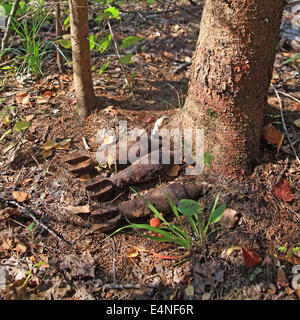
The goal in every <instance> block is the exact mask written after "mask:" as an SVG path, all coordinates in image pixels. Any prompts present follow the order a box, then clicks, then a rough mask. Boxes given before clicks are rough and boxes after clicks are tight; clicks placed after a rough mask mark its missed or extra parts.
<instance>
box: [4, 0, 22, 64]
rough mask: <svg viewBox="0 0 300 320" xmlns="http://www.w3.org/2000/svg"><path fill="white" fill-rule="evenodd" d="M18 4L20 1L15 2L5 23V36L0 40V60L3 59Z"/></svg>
mask: <svg viewBox="0 0 300 320" xmlns="http://www.w3.org/2000/svg"><path fill="white" fill-rule="evenodd" d="M19 3H20V0H15V1H14V4H13V6H12V8H11V11H10V14H9V18H8V21H7V26H6V31H5V34H4V36H3V38H2V41H1V55H0V60H1V58H2V57H3V52H4V50H5V49H6V45H7V41H8V39H9V35H10V30H11V28H10V27H11V24H12V19H13V18H14V17H15V14H16V12H17V10H18V7H19Z"/></svg>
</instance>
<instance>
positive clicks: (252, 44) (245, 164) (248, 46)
mask: <svg viewBox="0 0 300 320" xmlns="http://www.w3.org/2000/svg"><path fill="white" fill-rule="evenodd" d="M283 7H284V0H272V1H270V0H206V1H205V3H204V10H203V15H202V20H201V25H200V33H199V38H198V42H197V46H196V52H195V55H194V60H193V65H192V67H191V77H190V84H189V91H188V96H187V99H186V102H185V105H184V108H183V109H182V111H181V112H180V113H179V114H177V115H175V118H174V119H173V121H172V126H175V127H181V128H203V129H204V135H205V136H204V146H205V152H206V153H207V154H210V155H212V162H211V168H212V170H214V171H215V172H219V173H221V174H223V175H234V176H237V175H241V174H247V173H249V172H250V170H251V167H252V165H253V162H254V160H255V159H256V158H257V157H258V155H259V147H260V135H261V127H262V122H263V114H264V104H265V102H266V98H267V94H268V88H269V85H270V80H271V77H272V71H273V63H274V57H275V51H276V46H277V42H278V34H279V28H280V22H281V16H282V12H283Z"/></svg>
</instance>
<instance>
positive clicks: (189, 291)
mask: <svg viewBox="0 0 300 320" xmlns="http://www.w3.org/2000/svg"><path fill="white" fill-rule="evenodd" d="M184 292H185V295H186V296H187V297H188V296H193V295H194V294H195V288H194V287H193V286H192V285H191V284H189V285H188V286H187V287H186V288H185V290H184Z"/></svg>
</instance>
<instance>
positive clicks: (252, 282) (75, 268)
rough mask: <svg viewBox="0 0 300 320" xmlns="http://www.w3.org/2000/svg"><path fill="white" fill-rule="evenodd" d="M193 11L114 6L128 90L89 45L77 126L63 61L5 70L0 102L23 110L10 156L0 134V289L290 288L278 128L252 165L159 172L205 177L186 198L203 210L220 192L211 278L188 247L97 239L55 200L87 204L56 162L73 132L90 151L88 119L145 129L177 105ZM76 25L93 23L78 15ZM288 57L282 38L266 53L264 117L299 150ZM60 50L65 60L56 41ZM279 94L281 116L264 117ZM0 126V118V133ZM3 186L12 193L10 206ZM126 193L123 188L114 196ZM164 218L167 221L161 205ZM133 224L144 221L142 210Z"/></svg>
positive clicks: (287, 174)
mask: <svg viewBox="0 0 300 320" xmlns="http://www.w3.org/2000/svg"><path fill="white" fill-rule="evenodd" d="M167 4H169V6H168V5H167ZM201 8H202V7H201V5H199V6H198V5H197V6H193V5H192V4H191V3H190V2H189V1H170V2H166V3H165V4H164V5H153V6H151V7H150V6H146V5H139V6H138V9H139V10H136V9H137V5H136V4H133V3H129V4H126V5H123V6H122V7H121V13H122V21H123V23H122V32H123V33H124V34H125V35H132V34H134V35H139V36H142V37H144V40H143V42H142V46H141V47H139V48H137V50H136V51H135V54H134V55H133V63H132V65H130V66H128V67H126V68H127V69H126V70H127V72H129V73H131V74H133V73H134V74H135V77H134V78H133V80H132V82H131V84H132V88H133V92H132V90H129V89H128V88H127V87H126V83H125V79H124V75H123V73H122V70H121V68H120V66H119V65H118V63H117V61H116V60H114V59H112V62H111V64H110V66H109V67H108V69H107V70H106V71H105V72H104V73H103V74H102V75H101V76H99V74H98V70H99V68H100V67H101V66H102V65H103V63H104V62H105V61H107V58H108V55H111V56H112V57H114V56H113V54H114V50H113V46H111V49H110V50H109V52H105V54H102V55H99V53H98V52H96V51H92V53H91V56H92V64H93V70H94V71H93V80H94V88H95V93H96V95H97V96H98V97H99V99H100V102H101V107H102V108H99V109H97V110H94V111H93V113H92V114H91V115H90V116H89V117H88V118H87V120H86V122H85V123H84V124H81V123H79V121H78V120H77V118H76V103H75V102H74V101H75V100H74V98H75V93H74V89H73V82H72V69H71V67H67V69H66V72H65V74H63V75H59V74H58V69H57V65H56V59H55V57H53V56H49V57H48V60H46V61H45V62H44V68H43V71H44V73H45V78H41V79H38V80H35V79H34V80H27V81H21V79H20V77H19V78H17V79H16V78H11V79H9V81H7V82H6V86H5V88H4V89H3V90H2V92H1V96H2V97H5V100H4V102H3V106H11V105H14V106H15V109H14V110H15V113H16V114H17V115H18V117H19V118H22V119H30V121H31V127H30V129H29V130H28V132H27V133H26V135H25V136H23V137H22V139H23V142H24V143H23V144H22V147H21V148H19V150H17V154H16V153H15V154H14V157H13V158H12V153H10V152H7V153H5V154H3V150H4V148H6V147H7V146H8V145H9V144H10V143H11V142H12V139H14V138H15V136H13V135H8V136H6V137H5V139H3V140H2V141H0V144H1V149H2V154H1V159H0V160H1V162H0V168H1V174H0V185H1V191H0V206H1V207H0V209H2V210H1V211H0V267H1V268H2V270H3V268H5V274H6V282H5V285H4V286H2V289H3V290H0V299H7V300H9V299H45V300H51V299H57V300H61V299H71V300H81V299H82V300H86V299H89V300H90V299H96V300H99V299H101V300H139V299H145V300H157V299H166V300H217V299H220V300H235V299H238V300H245V299H250V300H282V299H283V300H297V299H299V298H300V292H299V289H298V291H297V290H295V289H293V287H292V281H293V278H294V277H295V274H293V273H292V268H293V267H294V266H295V265H299V264H300V253H299V252H300V250H298V251H297V250H293V252H292V253H291V250H292V249H293V248H297V246H298V247H299V246H300V232H299V231H300V228H299V219H300V211H299V200H300V166H299V163H298V162H297V160H296V158H295V155H294V153H293V151H291V148H290V144H289V142H288V140H287V138H286V137H285V138H284V140H283V143H282V147H281V149H280V150H279V152H277V150H276V146H274V145H272V144H270V143H268V142H267V141H266V139H264V138H262V143H261V157H260V159H257V164H256V166H255V168H254V170H253V174H252V175H251V176H250V177H247V178H246V179H244V180H241V181H237V180H233V179H229V178H228V179H225V178H222V177H219V176H214V175H213V174H210V173H209V172H208V171H205V172H204V173H203V174H201V175H199V176H197V177H190V178H187V177H186V176H184V175H183V174H182V172H183V170H181V171H180V172H179V175H178V176H175V177H168V178H167V180H168V181H170V180H173V181H187V180H189V181H196V182H199V183H203V182H205V183H206V184H207V185H208V184H209V186H210V187H207V189H206V192H205V194H204V195H203V196H202V197H201V198H199V199H198V200H199V202H200V204H201V205H202V206H204V207H205V214H206V215H207V213H208V209H209V208H211V207H212V205H213V203H214V200H215V198H216V195H217V194H218V192H220V191H221V196H220V199H219V204H221V203H225V204H226V206H227V208H231V209H233V210H235V211H236V213H237V217H238V220H237V222H236V223H235V224H234V225H233V226H231V227H228V228H221V229H219V230H217V231H216V232H215V233H213V234H212V235H211V236H210V237H209V238H208V242H207V252H206V258H207V265H208V268H209V270H210V273H211V275H212V279H213V285H214V287H213V288H212V287H211V282H210V281H209V277H208V272H207V268H206V264H205V259H204V256H203V254H202V252H201V250H199V251H196V252H187V251H186V250H184V249H182V248H180V247H178V246H175V245H170V244H166V243H159V242H155V241H152V240H149V239H146V238H144V237H141V236H139V235H138V234H137V233H136V232H135V231H134V230H132V229H125V230H124V231H122V232H120V233H117V234H116V235H114V236H113V237H111V238H108V239H105V238H106V237H107V235H109V232H108V233H101V232H95V231H93V230H92V229H91V225H90V223H89V219H88V217H87V216H88V214H75V213H74V212H70V211H68V210H67V209H66V208H67V207H68V206H75V207H76V206H85V205H87V204H90V202H91V200H90V199H89V196H88V194H87V192H86V190H85V188H84V180H85V177H78V176H75V175H73V174H71V173H70V172H69V171H68V168H67V166H66V164H65V163H64V159H65V157H66V156H67V155H68V154H70V153H71V151H73V150H85V145H84V143H83V138H84V139H85V141H86V143H87V144H88V146H89V147H90V148H91V150H93V151H96V150H97V147H98V145H97V139H96V135H97V133H98V131H99V130H100V129H103V128H116V126H117V125H118V122H119V121H120V120H125V121H127V122H128V129H129V130H130V129H131V128H136V127H137V128H144V129H146V130H148V131H149V130H151V128H153V125H154V123H155V121H156V120H157V119H159V118H160V117H161V116H164V115H165V116H168V117H169V116H171V115H173V114H174V113H176V112H177V110H178V108H181V107H182V106H183V103H184V99H185V97H186V93H187V88H188V79H189V66H190V65H189V63H190V61H191V59H192V56H193V52H194V48H195V44H196V41H197V36H198V32H199V21H200V18H201ZM113 27H114V30H115V34H116V37H117V38H121V37H122V34H121V33H120V28H119V26H118V24H114V25H113ZM90 28H91V30H92V31H93V32H97V26H96V25H94V24H93V22H92V21H91V26H90ZM294 54H295V52H294V51H293V50H291V48H288V47H286V48H281V49H278V51H277V54H276V60H275V65H274V73H273V79H272V84H273V86H274V87H275V88H276V89H277V90H278V92H283V93H284V94H282V93H281V94H280V95H279V99H278V97H277V96H276V94H275V92H274V90H273V89H272V88H270V91H269V99H268V104H269V105H268V107H267V110H266V118H265V123H266V124H268V123H273V125H274V127H275V128H276V129H278V130H279V131H280V132H281V133H284V128H283V122H284V124H285V125H286V128H287V131H288V132H289V134H290V136H291V139H292V141H296V142H295V143H294V148H295V151H296V152H297V153H298V156H299V154H300V142H299V141H300V140H299V138H300V129H299V127H297V126H296V125H295V124H294V121H295V120H296V119H299V118H300V103H299V102H297V100H299V99H300V91H299V65H297V63H294V64H286V65H283V66H282V65H281V63H282V62H283V61H285V60H286V59H288V58H291V57H293V56H294ZM66 55H67V56H68V57H69V58H70V53H68V51H66ZM298 61H299V60H298ZM28 95H29V99H30V100H29V101H27V102H26V103H25V102H24V100H22V99H23V98H25V97H28ZM18 97H19V98H18ZM22 97H23V98H22ZM295 99H296V100H295ZM280 103H282V105H283V108H282V109H283V115H284V119H282V117H278V115H280ZM278 121H279V123H278ZM4 131H5V128H3V127H2V128H1V132H0V133H1V135H2V134H3V133H4ZM65 139H70V145H69V144H65V145H64V146H63V147H62V148H60V149H58V148H52V149H51V148H49V149H51V151H52V155H45V154H43V152H45V148H44V146H45V144H46V143H47V142H48V143H51V142H54V141H63V140H65ZM48 145H49V144H48ZM102 170H103V171H104V172H108V171H109V169H108V168H106V169H102ZM281 179H285V180H286V181H287V182H288V185H289V188H290V192H291V194H292V195H293V197H292V199H291V200H288V201H284V200H282V199H280V197H276V196H275V195H274V193H273V192H272V190H273V187H274V185H276V183H277V182H278V181H279V180H281ZM157 186H159V181H158V179H157V181H154V182H152V183H149V184H144V185H139V186H137V187H136V188H137V190H138V191H140V192H144V191H146V190H147V189H148V188H152V187H157ZM13 191H19V192H26V194H25V195H24V194H23V196H24V197H25V199H22V200H23V201H19V202H18V204H19V206H17V205H16V204H15V203H16V195H13V193H12V192H13ZM28 194H29V195H30V196H28ZM18 196H19V197H21V196H22V195H21V194H20V193H19V194H18ZM26 197H28V198H26ZM126 197H127V198H128V197H130V195H128V194H126V195H122V196H120V197H119V198H116V199H114V201H115V203H118V201H121V200H124V198H126ZM10 201H12V202H10ZM7 208H9V209H7ZM28 213H30V214H31V216H30V215H28ZM32 215H33V216H34V217H35V218H36V220H37V221H34V220H33V219H32ZM166 218H167V219H168V220H169V221H174V222H175V220H176V219H175V218H174V217H173V216H172V215H169V216H167V217H166ZM38 222H40V223H42V225H41V224H38ZM141 222H146V223H148V222H149V218H144V219H141ZM250 247H253V248H254V249H255V251H256V252H257V253H258V254H259V256H260V257H261V262H260V263H259V264H257V265H255V266H247V265H245V263H244V260H243V256H242V254H241V248H250ZM281 247H284V248H286V250H285V251H286V252H284V249H281V250H280V248H281ZM0 270H1V269H0ZM29 276H30V277H29ZM26 278H28V279H27V280H28V281H26ZM24 281H26V283H25V285H24ZM0 288H1V283H0Z"/></svg>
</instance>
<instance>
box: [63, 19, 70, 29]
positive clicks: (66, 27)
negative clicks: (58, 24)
mask: <svg viewBox="0 0 300 320" xmlns="http://www.w3.org/2000/svg"><path fill="white" fill-rule="evenodd" d="M69 28H70V16H67V18H66V20H65V21H64V24H63V30H64V31H67V30H68V29H69Z"/></svg>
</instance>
